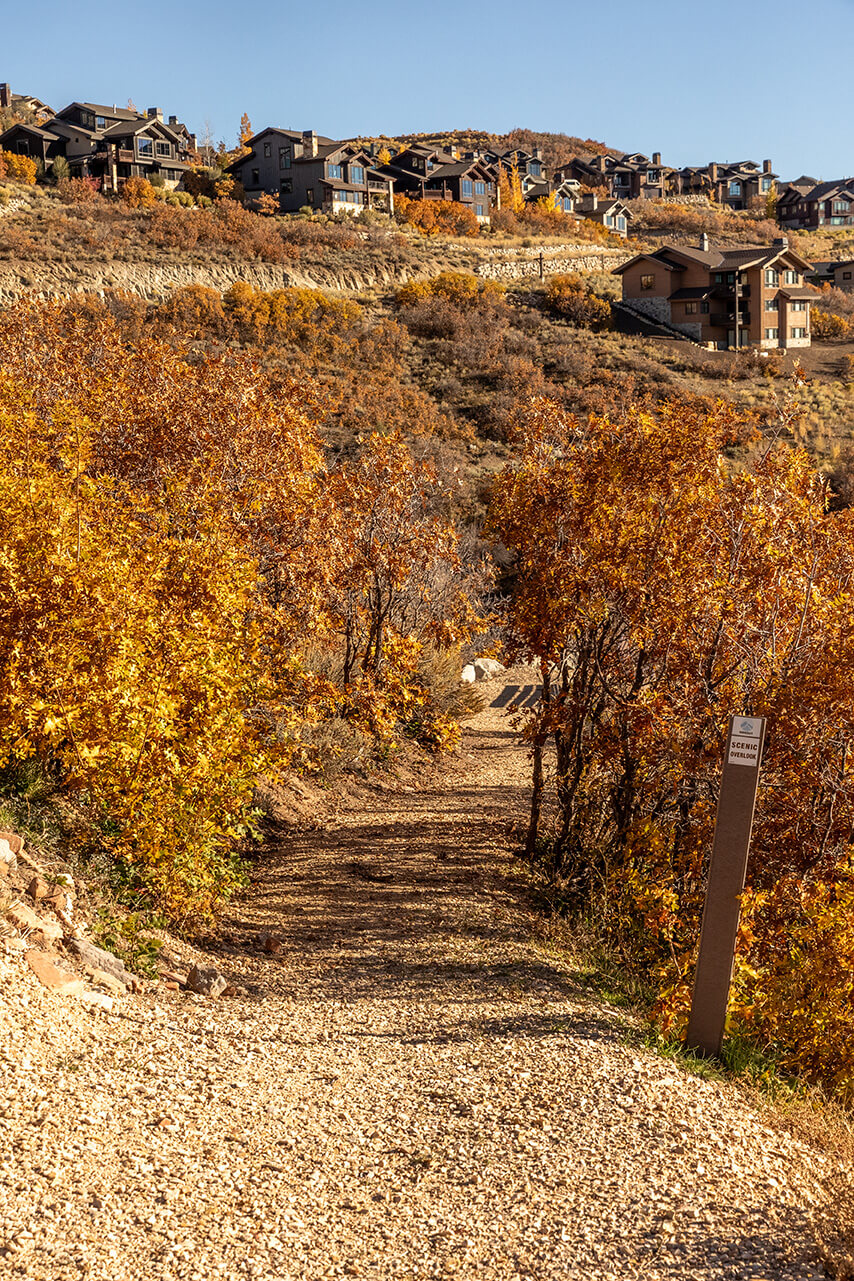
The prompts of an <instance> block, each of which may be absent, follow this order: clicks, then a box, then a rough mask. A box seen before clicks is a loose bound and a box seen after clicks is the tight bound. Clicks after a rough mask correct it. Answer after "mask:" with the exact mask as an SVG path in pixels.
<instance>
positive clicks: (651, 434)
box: [491, 403, 854, 1098]
mask: <svg viewBox="0 0 854 1281" xmlns="http://www.w3.org/2000/svg"><path fill="white" fill-rule="evenodd" d="M744 434H745V426H744V424H742V423H741V422H740V421H739V420H738V418H737V417H735V416H734V415H733V413H732V412H731V411H730V410H729V409H727V408H726V407H725V406H724V405H722V404H720V405H718V406H717V407H715V408H714V409H713V410H712V411H711V412H709V411H705V410H697V409H691V408H689V407H687V406H685V405H680V406H678V407H677V406H675V405H674V406H662V407H661V408H660V410H659V411H658V412H657V413H653V412H647V411H642V410H638V409H636V408H632V409H629V410H628V411H626V413H625V414H624V415H622V416H618V415H615V416H613V417H608V416H604V417H591V418H590V420H589V421H587V422H579V421H577V420H576V419H573V418H571V417H568V416H566V415H565V414H562V413H561V412H560V411H559V410H557V408H556V407H554V406H553V405H550V404H548V403H541V404H540V405H538V406H536V407H535V410H534V412H533V413H532V415H531V417H530V420H529V422H528V423H527V424H526V428H525V431H524V435H523V439H522V442H521V456H520V458H519V459H518V460H514V463H513V466H512V467H511V468H508V470H507V471H506V472H505V474H504V476H503V477H502V478H501V480H500V482H499V484H498V486H497V490H496V494H495V501H494V507H493V511H492V516H491V521H492V529H493V531H494V533H495V535H496V537H498V538H500V539H501V540H502V542H503V543H504V544H505V545H506V546H507V547H509V548H511V549H512V550H513V551H514V553H515V556H516V566H517V570H518V587H517V591H516V594H515V597H514V600H513V603H512V607H511V625H512V628H513V632H514V634H515V636H516V638H517V642H516V646H517V652H518V653H519V654H521V655H524V656H528V657H531V658H534V659H536V660H537V661H538V662H539V664H540V666H541V671H542V678H543V689H544V697H543V702H542V705H541V707H540V708H539V709H538V710H537V711H536V712H535V713H534V714H533V715H532V716H531V717H530V718H529V720H528V723H527V729H526V735H527V737H528V739H529V741H530V742H531V744H532V748H533V752H534V759H535V775H534V784H535V786H534V798H533V805H532V814H531V827H530V831H529V839H528V852H529V856H530V858H531V859H532V860H533V861H534V862H535V863H537V864H538V865H539V867H540V869H541V871H542V872H543V873H544V874H545V875H546V876H547V877H548V879H549V880H550V881H551V884H552V887H553V892H554V893H556V894H557V896H558V898H559V899H562V901H563V902H564V904H565V905H567V906H568V907H571V908H573V909H577V910H583V911H584V912H586V913H590V912H592V913H593V914H595V915H596V916H597V918H598V919H599V920H600V921H601V922H602V925H603V928H605V929H606V930H607V931H608V932H609V934H610V936H611V938H612V939H614V940H615V941H617V943H618V945H619V947H620V948H621V949H622V951H623V953H624V954H626V955H628V956H631V957H632V958H633V962H634V963H635V964H639V965H640V966H641V967H643V969H644V970H645V972H646V973H647V974H648V975H649V976H650V978H651V979H652V980H653V981H654V982H655V983H656V984H657V985H658V988H659V992H660V1001H659V1013H660V1016H661V1018H662V1021H663V1022H664V1023H665V1025H671V1026H676V1027H678V1026H679V1025H680V1023H681V1022H682V1020H683V1019H684V1015H685V1010H686V1007H687V1002H688V999H689V996H690V988H691V979H692V972H693V965H694V960H695V956H696V945H697V940H698V934H699V925H700V915H701V911H702V903H703V894H704V889H705V872H706V867H707V858H708V853H709V850H710V846H711V839H712V831H713V825H714V810H715V798H716V795H717V787H718V781H719V776H720V763H721V758H722V749H723V738H724V734H725V730H726V723H727V715H728V713H730V712H732V713H735V714H739V713H742V714H747V715H760V716H765V717H767V718H768V721H769V733H768V739H767V754H766V758H765V760H764V762H763V772H762V777H761V780H760V793H759V801H758V805H757V819H756V825H755V829H754V843H753V849H754V852H753V855H752V857H751V862H750V867H749V870H748V887H747V890H746V895H745V913H744V919H743V928H742V931H741V935H740V938H739V945H738V955H737V958H736V970H735V981H734V988H733V995H732V1006H731V1013H730V1026H731V1028H737V1029H739V1030H740V1031H741V1032H742V1033H745V1034H747V1035H751V1036H754V1037H755V1038H756V1039H757V1040H758V1041H759V1042H760V1043H761V1044H762V1045H763V1046H769V1045H771V1046H774V1047H775V1048H776V1049H777V1051H778V1053H779V1055H780V1057H781V1058H782V1060H783V1062H784V1063H785V1065H786V1066H787V1067H788V1068H790V1069H792V1070H795V1071H799V1072H803V1073H804V1074H805V1075H807V1076H808V1077H810V1078H811V1079H814V1080H822V1081H824V1082H825V1083H826V1084H828V1085H830V1086H832V1087H833V1088H835V1089H836V1090H838V1091H839V1092H840V1093H841V1094H842V1095H843V1096H844V1097H847V1098H850V1097H852V1095H854V1052H852V1043H851V1036H850V1012H851V1009H852V1004H854V969H852V965H851V957H852V955H854V926H852V920H854V916H852V908H854V840H852V831H853V830H854V712H852V705H851V696H850V690H851V686H852V683H854V635H852V631H851V628H850V625H849V619H850V616H851V612H852V609H854V511H852V510H850V509H849V510H846V511H844V512H841V513H835V514H831V513H830V512H829V511H828V504H827V497H828V490H827V481H826V480H825V479H824V478H823V477H822V476H821V475H820V474H818V473H816V472H815V471H814V470H813V467H812V465H811V463H810V460H809V459H808V457H807V456H806V454H805V453H803V452H801V451H797V450H793V449H789V448H788V447H784V446H782V445H778V446H775V445H774V444H773V443H771V444H768V443H767V442H765V443H764V446H763V449H762V451H761V452H760V453H759V454H758V456H757V460H756V462H755V465H754V466H753V467H752V468H750V467H746V468H744V469H742V470H740V471H738V472H737V473H734V474H731V473H730V472H729V471H728V470H727V468H726V467H725V466H724V465H723V463H722V451H723V450H724V448H725V447H726V446H727V445H728V444H730V443H732V442H733V441H734V440H735V439H737V438H742V442H743V437H744ZM547 744H550V745H551V748H552V750H553V753H554V756H553V760H554V773H553V779H552V781H549V779H548V778H547V777H546V773H545V762H544V752H545V749H546V745H547ZM549 800H551V801H552V802H553V805H554V809H553V811H552V812H553V813H554V814H555V820H554V822H552V821H551V820H548V821H547V820H546V818H545V817H544V815H546V814H547V813H548V811H549V806H548V805H547V801H549Z"/></svg>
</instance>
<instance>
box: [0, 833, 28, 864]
mask: <svg viewBox="0 0 854 1281" xmlns="http://www.w3.org/2000/svg"><path fill="white" fill-rule="evenodd" d="M0 841H5V842H6V844H7V845H8V846H9V849H10V850H11V851H12V853H13V854H14V855H15V857H16V858H17V857H18V855H19V854H20V852H21V850H22V849H23V848H24V838H23V837H22V836H18V834H17V832H0Z"/></svg>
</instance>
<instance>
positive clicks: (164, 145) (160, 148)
mask: <svg viewBox="0 0 854 1281" xmlns="http://www.w3.org/2000/svg"><path fill="white" fill-rule="evenodd" d="M154 154H155V155H156V156H166V157H167V158H168V157H169V156H171V155H172V148H171V147H170V145H169V143H168V142H155V144H154Z"/></svg>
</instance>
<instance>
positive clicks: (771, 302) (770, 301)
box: [765, 298, 777, 311]
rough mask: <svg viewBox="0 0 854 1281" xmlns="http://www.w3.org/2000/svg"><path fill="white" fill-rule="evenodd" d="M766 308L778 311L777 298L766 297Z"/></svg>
mask: <svg viewBox="0 0 854 1281" xmlns="http://www.w3.org/2000/svg"><path fill="white" fill-rule="evenodd" d="M765 310H766V311H776V310H777V299H776V298H766V299H765Z"/></svg>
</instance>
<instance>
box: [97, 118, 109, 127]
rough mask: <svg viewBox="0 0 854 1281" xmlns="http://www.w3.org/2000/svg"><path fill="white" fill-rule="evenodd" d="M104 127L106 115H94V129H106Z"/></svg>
mask: <svg viewBox="0 0 854 1281" xmlns="http://www.w3.org/2000/svg"><path fill="white" fill-rule="evenodd" d="M106 127H107V117H106V116H96V117H95V128H96V129H106Z"/></svg>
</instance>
